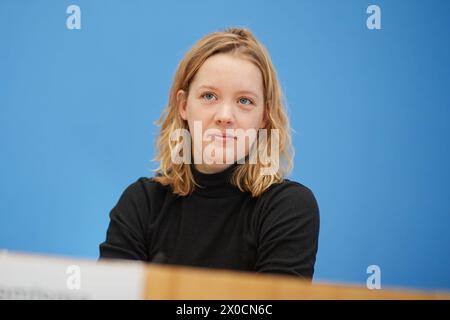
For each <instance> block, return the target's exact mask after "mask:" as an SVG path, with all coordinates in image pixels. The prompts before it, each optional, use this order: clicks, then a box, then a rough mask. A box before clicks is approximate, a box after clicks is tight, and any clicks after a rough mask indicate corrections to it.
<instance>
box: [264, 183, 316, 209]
mask: <svg viewBox="0 0 450 320" xmlns="http://www.w3.org/2000/svg"><path fill="white" fill-rule="evenodd" d="M261 201H262V203H264V204H265V206H267V205H269V204H272V205H279V204H281V205H288V206H293V207H296V208H297V209H301V208H305V209H306V208H308V209H310V210H313V211H319V208H318V204H317V200H316V197H315V195H314V193H313V191H312V190H311V189H310V188H308V187H307V186H305V185H303V184H301V183H299V182H296V181H292V180H289V179H284V180H283V182H281V183H276V184H273V185H271V186H270V187H269V189H267V190H266V191H265V192H264V193H263V194H262V195H261Z"/></svg>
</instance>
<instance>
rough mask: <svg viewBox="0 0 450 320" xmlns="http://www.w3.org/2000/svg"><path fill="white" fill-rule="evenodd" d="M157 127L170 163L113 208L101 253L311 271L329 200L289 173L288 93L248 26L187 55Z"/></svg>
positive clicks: (160, 150)
mask: <svg viewBox="0 0 450 320" xmlns="http://www.w3.org/2000/svg"><path fill="white" fill-rule="evenodd" d="M158 124H159V125H160V126H161V130H160V135H159V138H158V141H157V156H156V158H155V160H157V161H158V162H159V168H158V169H156V170H155V171H156V174H155V176H154V177H151V178H140V179H138V180H137V181H136V182H134V183H133V184H131V185H130V186H129V187H128V188H127V189H126V190H125V191H124V193H123V194H122V196H121V198H120V200H119V201H118V203H117V205H116V206H115V207H114V208H113V209H112V210H111V213H110V218H111V221H110V224H109V228H108V232H107V237H106V241H105V242H103V243H102V244H101V245H100V257H101V258H119V259H135V260H142V261H149V262H151V261H154V262H163V263H167V264H176V265H187V266H197V267H208V268H221V269H233V270H245V271H254V272H268V273H283V274H291V275H297V276H301V277H304V278H309V279H311V278H312V276H313V273H314V264H315V260H316V253H317V248H318V235H319V208H318V205H317V202H316V200H315V197H314V195H313V193H312V192H311V190H309V189H308V188H307V187H305V186H304V185H302V184H300V183H297V182H294V181H290V180H288V179H286V178H285V176H286V174H287V173H289V171H290V169H291V166H292V150H291V138H290V132H289V123H288V118H287V116H286V112H285V110H284V106H283V101H282V93H281V90H280V86H279V83H278V80H277V76H276V72H275V69H274V67H273V65H272V63H271V59H270V57H269V55H268V53H267V51H266V49H265V48H264V47H263V45H262V44H261V43H259V42H258V41H257V40H256V39H255V37H254V36H253V35H252V33H251V32H250V31H249V30H246V29H240V28H231V29H227V30H225V31H224V32H214V33H211V34H208V35H207V36H205V37H204V38H203V39H201V40H200V41H199V42H197V43H196V44H195V45H194V46H193V47H192V48H191V49H190V50H189V51H188V52H187V54H186V55H185V56H184V58H183V60H182V61H181V62H180V64H179V66H178V69H177V71H176V74H175V79H174V81H173V84H172V88H171V91H170V96H169V102H168V105H167V107H166V109H165V110H164V112H163V114H162V116H161V119H160V120H159V122H158ZM263 133H264V134H263Z"/></svg>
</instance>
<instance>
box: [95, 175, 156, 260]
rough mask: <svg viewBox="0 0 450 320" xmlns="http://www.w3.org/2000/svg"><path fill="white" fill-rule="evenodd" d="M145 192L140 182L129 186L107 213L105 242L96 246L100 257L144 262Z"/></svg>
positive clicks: (145, 250)
mask: <svg viewBox="0 0 450 320" xmlns="http://www.w3.org/2000/svg"><path fill="white" fill-rule="evenodd" d="M148 212H149V211H148V208H147V202H146V201H145V193H144V191H143V185H142V182H141V181H140V180H138V181H136V182H135V183H133V184H131V185H130V186H129V187H128V188H127V189H126V190H125V191H124V192H123V193H122V195H121V197H120V199H119V201H118V202H117V204H116V206H115V207H114V208H113V209H112V210H111V212H110V214H109V216H110V222H109V226H108V231H107V233H106V240H105V241H104V242H103V243H102V244H100V258H110V259H129V260H142V261H146V260H147V258H148V257H147V252H148V251H147V248H146V239H145V238H146V232H145V226H146V225H147V224H146V219H147V218H146V217H147V216H148Z"/></svg>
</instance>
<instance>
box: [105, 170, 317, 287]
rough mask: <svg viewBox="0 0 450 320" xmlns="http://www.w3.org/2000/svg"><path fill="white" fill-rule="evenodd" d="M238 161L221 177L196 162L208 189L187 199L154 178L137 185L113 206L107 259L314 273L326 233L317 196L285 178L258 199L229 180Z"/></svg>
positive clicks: (200, 179) (198, 177) (308, 275)
mask: <svg viewBox="0 0 450 320" xmlns="http://www.w3.org/2000/svg"><path fill="white" fill-rule="evenodd" d="M238 165H239V164H236V163H235V164H233V165H232V166H230V167H228V168H227V169H225V170H224V171H221V172H219V173H214V174H204V173H201V172H199V171H197V170H196V169H195V167H194V165H191V168H192V172H193V175H194V178H195V180H196V182H197V183H198V184H200V185H202V186H204V188H196V190H195V191H194V192H193V193H192V194H191V195H189V196H185V197H182V196H177V195H175V194H173V193H172V192H171V187H168V186H162V185H161V184H160V183H157V182H156V181H154V180H153V179H152V178H140V179H138V180H137V181H136V182H134V183H132V184H131V185H130V186H129V187H128V188H127V189H126V190H125V191H124V192H123V194H122V196H121V197H120V199H119V201H118V203H117V204H116V206H115V207H114V208H113V209H112V210H111V213H110V219H111V220H110V224H109V227H108V232H107V235H106V241H105V242H103V243H102V244H101V245H100V258H118V259H133V260H142V261H148V262H151V261H153V262H160V263H167V264H175V265H185V266H197V267H208V268H220V269H233V270H244V271H255V272H268V273H283V274H291V275H298V276H302V277H305V278H312V276H313V273H314V263H315V260H316V253H317V247H318V235H319V208H318V205H317V202H316V200H315V197H314V195H313V193H312V192H311V190H309V189H308V188H307V187H305V186H303V185H302V184H300V183H297V182H294V181H290V180H288V179H285V181H284V182H283V183H281V184H274V185H272V186H271V187H270V188H269V189H268V190H266V191H265V192H264V193H263V194H262V195H261V196H259V197H257V198H252V197H251V196H250V194H249V193H244V192H241V191H240V190H239V189H237V188H236V187H234V186H233V185H231V183H230V182H229V178H230V176H231V173H232V172H233V170H234V169H235V168H236V167H237V166H238Z"/></svg>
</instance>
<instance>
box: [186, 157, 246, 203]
mask: <svg viewBox="0 0 450 320" xmlns="http://www.w3.org/2000/svg"><path fill="white" fill-rule="evenodd" d="M190 166H191V171H192V175H193V176H194V180H195V182H196V183H197V184H199V185H200V186H201V187H198V186H195V191H194V193H197V194H199V195H202V196H206V197H210V198H213V197H214V198H216V197H223V196H230V195H239V194H242V192H241V191H240V190H239V189H238V188H237V187H235V186H233V185H232V184H231V177H232V174H233V172H234V170H235V169H236V168H237V167H238V166H239V164H238V163H237V162H235V163H233V164H232V165H230V166H229V167H227V168H226V169H224V170H222V171H219V172H216V173H203V172H200V171H198V170H197V169H196V168H195V165H194V164H193V163H191V164H190Z"/></svg>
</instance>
